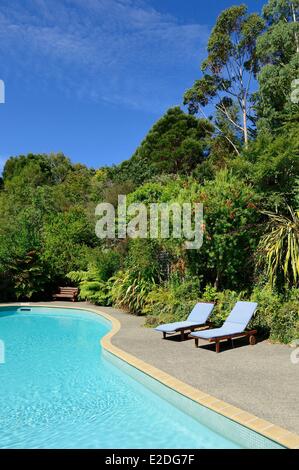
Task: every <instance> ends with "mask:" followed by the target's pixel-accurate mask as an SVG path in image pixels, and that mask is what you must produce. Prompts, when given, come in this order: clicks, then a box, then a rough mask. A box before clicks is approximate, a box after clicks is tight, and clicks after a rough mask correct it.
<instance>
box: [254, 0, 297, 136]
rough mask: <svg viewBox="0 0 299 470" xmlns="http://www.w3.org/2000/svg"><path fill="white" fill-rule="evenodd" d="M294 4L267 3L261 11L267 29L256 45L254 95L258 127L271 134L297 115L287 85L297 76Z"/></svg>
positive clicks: (294, 0)
mask: <svg viewBox="0 0 299 470" xmlns="http://www.w3.org/2000/svg"><path fill="white" fill-rule="evenodd" d="M298 15H299V4H298V0H292V1H290V0H269V2H268V4H267V5H265V7H264V17H265V20H266V23H267V29H266V31H265V32H264V34H263V35H262V36H260V38H259V40H258V42H257V57H258V59H259V61H260V64H261V71H260V73H259V75H258V81H259V90H258V92H257V94H256V97H255V99H256V103H257V111H258V117H259V122H258V127H259V129H260V130H262V131H265V130H267V131H269V132H273V130H275V129H276V128H278V127H280V126H281V125H282V123H283V122H285V121H286V120H288V118H289V117H290V116H292V115H294V114H295V113H298V104H296V103H293V102H292V100H291V92H292V88H291V84H292V81H293V80H295V79H297V78H298V76H299V75H298V74H299V22H298V21H299V18H298Z"/></svg>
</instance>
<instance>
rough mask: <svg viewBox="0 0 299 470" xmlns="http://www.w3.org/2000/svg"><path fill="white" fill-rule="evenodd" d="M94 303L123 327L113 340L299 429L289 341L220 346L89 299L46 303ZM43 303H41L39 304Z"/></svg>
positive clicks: (298, 386) (298, 375)
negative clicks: (168, 333) (159, 328)
mask: <svg viewBox="0 0 299 470" xmlns="http://www.w3.org/2000/svg"><path fill="white" fill-rule="evenodd" d="M45 304H47V305H49V306H51V305H53V306H68V307H72V306H73V307H76V306H77V307H81V308H84V307H87V308H88V307H92V308H93V309H95V310H97V311H99V312H100V311H103V312H106V313H107V314H109V315H111V316H112V317H114V318H116V319H117V320H118V321H119V322H120V323H121V328H120V330H119V331H118V332H117V333H116V335H115V336H113V338H112V344H113V345H115V346H117V347H118V348H120V349H122V350H123V351H125V352H127V353H130V354H132V355H134V356H136V357H137V358H138V359H141V360H143V361H145V362H147V363H148V364H150V365H152V366H155V367H157V368H158V369H160V370H162V371H164V372H166V373H168V374H170V375H172V376H173V377H175V378H177V379H179V380H181V381H183V382H185V383H187V384H189V385H191V386H193V387H195V388H198V389H200V390H201V391H203V392H205V393H208V394H210V395H213V396H214V397H216V398H218V399H219V400H223V401H225V402H227V403H229V404H231V405H234V406H236V407H239V408H241V409H242V410H244V411H247V412H249V413H252V414H254V415H255V416H257V417H259V418H262V419H265V420H267V421H270V422H271V423H273V424H276V425H278V426H281V427H283V428H285V429H287V430H289V431H291V432H295V433H297V434H299V394H298V390H299V364H296V365H295V364H292V362H291V360H290V354H291V352H292V351H293V349H291V348H290V347H288V346H285V345H280V344H271V343H269V342H268V341H261V342H258V343H257V344H256V345H255V346H250V345H248V340H242V339H241V340H236V341H235V342H234V343H235V344H234V348H231V346H230V344H229V343H227V344H226V343H224V344H223V345H221V352H220V353H219V354H216V353H215V346H213V345H209V344H207V343H204V342H203V343H201V342H200V343H199V344H200V346H201V347H200V348H198V349H196V348H195V347H194V340H192V339H187V340H185V341H183V342H181V341H180V338H179V336H172V337H169V339H166V340H163V339H162V334H159V333H158V332H156V331H154V330H153V329H151V328H146V327H144V318H143V317H137V316H133V315H130V314H127V313H125V312H123V311H120V310H117V309H114V308H109V307H95V306H94V305H91V304H89V303H87V302H77V303H75V304H71V303H70V302H67V303H65V302H48V303H46V302H43V305H45ZM36 305H38V304H36Z"/></svg>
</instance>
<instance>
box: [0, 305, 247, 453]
mask: <svg viewBox="0 0 299 470" xmlns="http://www.w3.org/2000/svg"><path fill="white" fill-rule="evenodd" d="M109 329H110V326H109V324H108V323H107V321H106V320H104V319H103V318H102V317H100V316H98V315H96V314H93V313H90V312H82V311H79V310H77V311H76V310H75V309H73V310H67V309H64V310H63V309H46V308H37V307H34V308H32V309H31V311H20V308H18V309H13V308H6V309H5V308H3V309H1V310H0V339H1V340H2V341H3V342H4V344H5V363H4V364H0V448H237V447H238V445H237V444H235V443H234V442H231V441H230V440H228V439H226V438H224V437H222V436H221V435H219V434H217V433H215V432H213V431H212V430H210V429H209V428H208V427H205V426H203V425H202V424H200V423H199V422H198V421H197V420H195V419H193V418H192V417H191V416H188V415H187V414H185V413H183V412H182V411H180V410H179V409H177V408H176V407H175V406H173V405H172V404H170V403H168V402H167V401H166V400H164V399H162V398H160V397H159V396H158V395H156V394H155V393H153V392H152V391H150V390H149V389H147V388H146V387H145V386H144V385H142V384H140V383H139V382H137V381H136V380H134V379H133V378H131V377H130V376H129V375H128V374H126V373H125V372H124V371H122V370H121V369H120V368H118V367H116V366H115V365H114V364H112V363H110V362H109V361H107V360H106V359H105V357H104V356H103V351H102V350H101V346H100V338H101V337H102V336H103V335H105V334H106V333H107V332H108V331H109Z"/></svg>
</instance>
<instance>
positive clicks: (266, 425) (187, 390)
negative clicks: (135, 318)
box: [0, 302, 299, 449]
mask: <svg viewBox="0 0 299 470" xmlns="http://www.w3.org/2000/svg"><path fill="white" fill-rule="evenodd" d="M25 306H28V307H44V308H63V309H75V310H83V311H84V310H85V311H90V312H92V313H95V314H97V315H100V316H103V317H104V318H105V319H106V320H108V321H109V322H110V323H111V326H112V328H111V330H110V331H109V332H108V333H107V334H106V335H105V336H104V337H103V338H102V339H101V345H102V346H103V348H104V349H105V350H106V351H108V352H110V353H111V354H113V355H114V356H116V357H118V358H119V359H121V360H123V361H124V362H126V363H128V364H129V365H131V366H133V367H135V368H136V369H138V370H140V371H141V372H143V373H145V374H146V375H148V376H150V377H151V378H153V379H154V380H157V381H158V382H160V383H162V384H163V385H164V386H166V387H168V388H170V389H172V390H174V391H175V392H177V393H179V394H180V395H183V396H185V397H186V398H189V399H190V400H192V401H194V402H196V403H198V404H199V405H201V406H204V407H206V408H208V409H210V410H212V411H214V412H215V413H217V414H219V415H221V416H223V417H225V418H228V419H230V420H232V421H234V422H236V423H238V424H240V425H242V426H244V427H245V428H248V429H250V430H251V431H253V432H255V433H257V434H260V435H262V436H264V437H266V438H268V439H270V440H272V441H274V442H276V443H278V444H280V445H281V446H283V447H286V448H287V449H299V435H298V434H295V433H293V432H291V431H288V430H287V429H284V428H282V427H280V426H277V425H275V424H272V423H271V422H270V421H267V420H264V419H262V418H258V417H257V416H255V415H253V414H252V413H249V412H247V411H244V410H242V409H241V408H238V407H236V406H233V405H231V404H229V403H228V402H225V401H223V400H219V399H218V398H216V397H214V396H212V395H210V394H208V393H205V392H203V391H201V390H199V389H197V388H195V387H193V386H192V385H188V384H187V383H185V382H183V381H182V380H179V379H176V378H175V377H173V376H172V375H170V374H168V373H167V372H164V371H162V370H160V369H158V368H157V367H155V366H152V365H150V364H148V363H146V362H145V361H143V360H142V359H138V358H137V357H135V356H133V355H132V354H130V353H127V352H125V351H123V350H122V349H121V348H119V347H117V346H115V345H114V344H112V342H111V340H112V338H113V336H115V335H116V334H117V333H118V331H119V330H120V329H121V322H120V321H119V320H117V319H116V318H114V317H113V316H112V315H110V314H109V313H107V312H104V311H102V310H101V307H93V306H89V305H87V306H84V307H83V306H82V307H79V306H78V307H77V306H75V305H70V306H66V305H49V304H47V303H45V304H43V303H38V304H33V303H30V302H26V303H9V304H4V303H3V304H0V307H25Z"/></svg>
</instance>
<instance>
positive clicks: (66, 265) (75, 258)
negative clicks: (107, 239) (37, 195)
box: [42, 207, 95, 278]
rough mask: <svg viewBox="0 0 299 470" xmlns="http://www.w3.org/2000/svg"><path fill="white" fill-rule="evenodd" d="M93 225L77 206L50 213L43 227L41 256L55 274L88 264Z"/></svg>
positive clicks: (92, 242) (93, 240)
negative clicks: (61, 211) (64, 210)
mask: <svg viewBox="0 0 299 470" xmlns="http://www.w3.org/2000/svg"><path fill="white" fill-rule="evenodd" d="M92 228H93V227H92V226H91V225H90V224H89V221H88V219H87V217H86V214H84V212H82V210H81V209H80V207H73V208H72V209H70V210H69V211H67V212H63V213H58V214H53V215H51V217H49V219H48V221H47V222H46V223H45V224H44V227H43V243H44V248H43V250H42V258H43V259H44V260H45V262H46V263H47V265H48V266H49V269H50V270H51V272H52V273H53V275H55V276H56V277H58V278H63V276H64V275H65V274H66V273H67V272H68V271H72V270H76V269H84V268H86V267H87V256H88V252H89V250H88V248H89V247H92V246H93V244H94V243H95V235H94V234H93V231H92Z"/></svg>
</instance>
